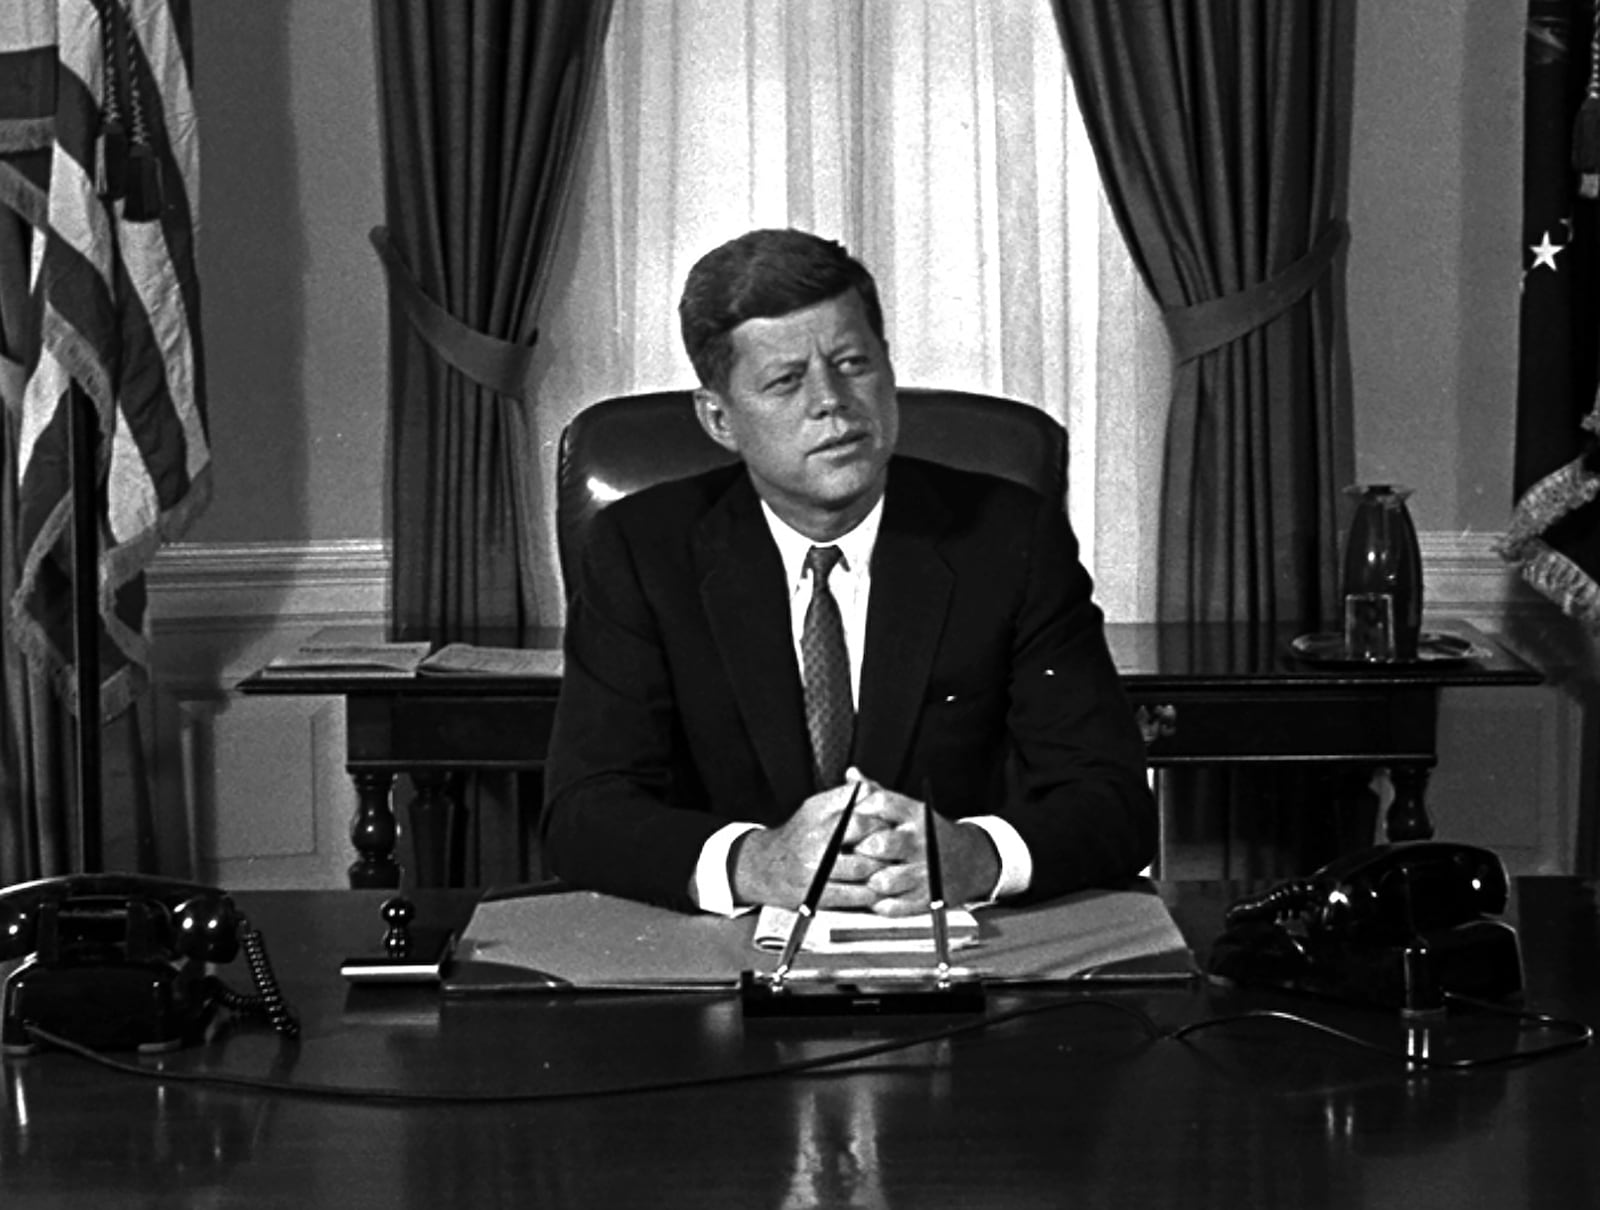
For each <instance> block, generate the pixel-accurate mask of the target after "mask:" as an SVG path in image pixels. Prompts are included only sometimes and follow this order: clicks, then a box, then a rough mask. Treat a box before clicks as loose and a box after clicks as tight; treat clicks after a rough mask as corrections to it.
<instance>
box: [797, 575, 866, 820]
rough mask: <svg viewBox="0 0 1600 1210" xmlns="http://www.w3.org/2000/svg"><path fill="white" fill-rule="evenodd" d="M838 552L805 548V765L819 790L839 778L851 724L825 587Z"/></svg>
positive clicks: (846, 659) (840, 642) (838, 631)
mask: <svg viewBox="0 0 1600 1210" xmlns="http://www.w3.org/2000/svg"><path fill="white" fill-rule="evenodd" d="M842 557H843V556H842V555H841V554H840V551H839V548H838V547H837V546H813V547H812V548H811V549H810V550H809V551H808V552H806V570H807V571H808V572H810V573H811V604H809V605H807V606H806V620H805V626H804V627H803V628H802V629H801V631H800V674H801V676H802V677H803V678H804V680H805V692H806V730H807V731H808V732H810V734H811V767H812V770H813V771H814V772H815V773H816V777H817V789H819V790H827V789H830V788H832V787H833V786H837V785H839V784H840V783H842V782H843V781H844V771H845V767H846V765H848V764H849V761H850V740H851V736H852V734H853V733H854V731H855V725H856V720H855V713H856V712H855V706H854V704H853V703H852V702H851V700H850V655H849V653H848V652H847V651H846V650H845V645H844V622H843V621H842V620H841V619H840V617H839V603H838V602H837V601H835V600H834V599H833V593H832V592H831V591H829V589H828V573H829V572H831V571H832V570H833V565H834V564H835V563H837V562H838V561H839V560H840V559H841V558H842Z"/></svg>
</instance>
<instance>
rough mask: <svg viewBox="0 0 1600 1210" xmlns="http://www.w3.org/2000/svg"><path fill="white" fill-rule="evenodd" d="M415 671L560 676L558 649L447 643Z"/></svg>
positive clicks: (439, 674)
mask: <svg viewBox="0 0 1600 1210" xmlns="http://www.w3.org/2000/svg"><path fill="white" fill-rule="evenodd" d="M417 671H418V672H420V673H421V674H422V675H423V676H560V675H561V648H559V647H480V646H475V645H474V644H471V643H447V644H445V645H444V646H443V647H441V648H439V650H438V651H436V652H434V653H433V654H432V655H430V656H429V657H428V658H427V659H425V660H423V661H422V665H421V666H420V667H419V668H418V669H417Z"/></svg>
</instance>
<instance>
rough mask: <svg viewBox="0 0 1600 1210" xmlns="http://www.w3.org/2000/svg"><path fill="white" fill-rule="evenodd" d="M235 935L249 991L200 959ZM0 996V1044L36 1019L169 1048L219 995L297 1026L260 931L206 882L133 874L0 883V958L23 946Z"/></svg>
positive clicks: (190, 1031) (181, 1042)
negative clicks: (250, 980)
mask: <svg viewBox="0 0 1600 1210" xmlns="http://www.w3.org/2000/svg"><path fill="white" fill-rule="evenodd" d="M241 946H242V947H243V948H244V951H245V955H246V958H247V959H248V961H249V964H250V968H251V972H252V974H253V975H254V977H255V983H256V994H254V995H249V996H246V995H241V994H239V993H237V992H234V991H232V990H231V989H229V988H228V987H227V986H226V985H225V984H223V983H222V981H221V980H220V979H218V978H217V977H216V976H215V975H213V974H210V973H209V972H208V970H207V964H208V963H225V962H230V961H232V960H233V958H234V956H235V955H237V954H238V952H239V950H240V948H241ZM25 956H26V960H25V961H24V962H22V964H21V965H19V966H18V967H17V968H16V969H14V970H13V971H12V972H11V973H10V974H9V975H8V976H7V977H6V980H5V990H4V994H3V996H0V1051H3V1052H4V1053H6V1054H27V1053H30V1052H31V1051H33V1050H34V1049H36V1046H37V1039H36V1037H35V1035H34V1033H33V1032H32V1031H33V1029H40V1030H44V1031H47V1032H49V1033H52V1034H55V1035H57V1036H59V1037H62V1038H66V1039H68V1040H70V1041H73V1042H78V1043H81V1044H83V1045H86V1046H92V1047H95V1048H97V1049H105V1050H122V1049H133V1048H137V1049H140V1050H152V1051H153V1050H171V1049H175V1048H177V1047H179V1046H185V1045H192V1044H193V1043H195V1042H198V1041H200V1040H201V1038H202V1036H203V1035H204V1032H205V1029H206V1026H207V1024H208V1023H209V1022H210V1020H211V1017H212V1014H213V1013H214V1012H215V1010H216V1009H217V1007H218V1006H219V1005H220V1006H222V1007H226V1008H229V1009H232V1010H234V1011H236V1012H243V1013H255V1014H260V1015H264V1016H266V1017H267V1018H268V1019H269V1020H271V1022H272V1024H273V1026H274V1027H275V1028H276V1029H277V1030H278V1032H279V1033H280V1034H283V1035H284V1036H286V1037H293V1036H294V1035H295V1034H296V1033H297V1032H298V1029H299V1026H298V1023H297V1022H296V1020H295V1017H294V1013H293V1011H292V1010H291V1009H290V1008H289V1007H288V1005H287V1004H285V1003H284V1001H283V996H282V994H281V993H280V992H279V991H278V986H277V980H276V978H275V977H274V976H273V973H272V966H271V963H270V962H269V961H268V960H267V955H266V948H265V945H264V943H263V942H262V940H261V934H260V933H258V932H256V931H255V930H254V929H253V928H252V927H250V924H249V922H248V921H247V920H246V919H245V918H244V916H243V915H242V914H240V912H239V910H238V909H237V908H236V907H235V906H234V904H233V901H232V900H231V899H229V898H228V896H227V895H225V894H224V893H223V892H221V891H219V890H217V889H216V888H215V887H208V886H202V885H200V884H198V883H192V882H182V881H179V880H177V879H171V878H155V877H149V876H145V875H138V874H78V875H69V876H67V877H63V878H44V879H40V880H38V881H36V882H24V883H19V884H18V885H16V886H12V887H7V888H5V889H4V890H0V962H10V961H14V960H15V959H18V958H24V957H25Z"/></svg>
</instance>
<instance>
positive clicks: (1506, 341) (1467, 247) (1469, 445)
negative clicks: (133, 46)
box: [187, 0, 1524, 543]
mask: <svg viewBox="0 0 1600 1210" xmlns="http://www.w3.org/2000/svg"><path fill="white" fill-rule="evenodd" d="M1041 2H1042V0H1041ZM194 19H195V42H196V63H197V67H196V73H197V83H196V91H197V94H198V104H199V113H200V121H201V138H202V156H203V166H204V180H203V186H202V190H203V192H202V200H201V209H200V213H201V218H202V229H201V234H200V239H201V249H200V253H201V261H200V264H201V272H202V288H203V292H204V295H203V297H204V307H205V311H204V324H205V336H206V341H207V355H208V378H209V396H210V420H211V434H212V443H213V450H214V456H215V461H216V480H217V491H216V497H215V502H214V503H213V504H212V506H211V508H210V510H209V511H208V513H207V514H206V515H205V516H204V517H202V519H201V520H200V522H199V523H198V524H197V526H196V527H195V528H194V529H193V530H192V531H191V532H190V534H189V535H187V539H188V540H190V541H196V542H207V541H209V542H219V543H231V542H285V543H294V542H314V541H323V540H328V539H339V538H361V537H372V538H376V537H381V536H382V535H383V533H384V517H385V503H384V495H385V487H384V483H385V462H386V450H385V441H386V432H387V422H386V407H387V404H386V397H385V380H386V375H387V363H386V354H385V346H386V325H387V319H386V309H385V306H384V302H383V284H382V275H381V273H380V270H379V266H378V261H377V258H376V255H375V254H374V253H373V252H372V249H371V247H370V245H369V243H368V240H367V233H368V230H369V229H370V228H371V227H373V226H375V225H377V224H379V223H381V222H382V221H383V193H382V179H381V165H380V158H379V147H378V117H377V98H376V86H375V78H374V65H373V35H372V28H371V11H370V7H369V6H368V5H367V4H364V3H336V4H327V3H325V2H318V0H280V2H275V3H270V4H256V3H246V2H245V0H225V2H220V3H208V4H201V5H196V6H195V7H194ZM1523 19H1524V18H1523V5H1521V4H1513V3H1504V2H1496V3H1478V4H1471V5H1467V4H1460V3H1459V2H1458V0H1406V2H1405V3H1403V4H1390V3H1366V4H1362V5H1361V6H1360V11H1359V14H1358V19H1357V32H1358V44H1357V48H1356V66H1355V71H1356V78H1355V90H1354V100H1355V113H1354V134H1353V148H1352V163H1351V181H1350V217H1351V227H1352V235H1351V245H1350V261H1349V265H1350V269H1349V294H1348V297H1349V307H1350V338H1351V350H1352V356H1353V363H1354V364H1353V376H1352V377H1353V383H1354V388H1355V410H1356V446H1357V469H1358V476H1359V478H1361V479H1362V480H1365V481H1375V480H1383V481H1392V482H1397V483H1401V484H1404V485H1406V486H1408V487H1410V488H1412V489H1413V493H1414V494H1413V497H1412V510H1413V515H1414V516H1415V518H1416V522H1417V525H1418V528H1419V529H1421V530H1423V531H1425V532H1426V531H1435V532H1445V533H1465V532H1470V531H1488V532H1498V531H1499V530H1501V529H1503V528H1504V526H1505V523H1506V520H1507V517H1508V516H1509V511H1510V506H1511V499H1510V492H1511V486H1510V484H1511V456H1512V451H1511V441H1512V431H1513V407H1514V389H1515V355H1516V306H1517V286H1518V275H1519V273H1520V257H1521V252H1520V249H1519V247H1518V239H1519V234H1518V232H1519V206H1520V202H1519V177H1520V167H1521V158H1520V146H1521V132H1520V98H1521V70H1522V67H1521V65H1522V36H1523Z"/></svg>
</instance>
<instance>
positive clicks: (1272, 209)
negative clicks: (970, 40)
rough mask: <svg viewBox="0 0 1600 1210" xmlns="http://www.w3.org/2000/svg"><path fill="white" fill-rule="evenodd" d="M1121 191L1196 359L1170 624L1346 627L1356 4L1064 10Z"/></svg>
mask: <svg viewBox="0 0 1600 1210" xmlns="http://www.w3.org/2000/svg"><path fill="white" fill-rule="evenodd" d="M1056 8H1057V12H1058V16H1059V17H1060V20H1061V25H1062V33H1063V37H1064V39H1065V43H1066V48H1067V56H1068V61H1069V63H1070V64H1071V67H1072V73H1073V79H1074V81H1075V82H1076V84H1077V88H1078V95H1079V100H1080V103H1081V105H1082V107H1083V111H1084V118H1085V121H1086V123H1087V125H1088V128H1089V134H1090V138H1091V139H1092V140H1093V142H1094V145H1095V149H1096V153H1097V155H1098V158H1099V161H1100V168H1101V172H1102V174H1103V176H1104V179H1105V182H1106V189H1107V192H1108V194H1109V195H1110V198H1111V203H1112V207H1113V209H1114V210H1115V211H1116V213H1117V218H1118V222H1119V223H1120V225H1121V226H1122V229H1123V233H1124V235H1125V236H1126V237H1127V239H1128V243H1129V246H1130V247H1131V249H1132V251H1133V255H1134V258H1135V260H1136V262H1137V263H1138V265H1139V267H1140V271H1141V273H1142V274H1143V275H1144V278H1145V280H1146V282H1147V283H1148V285H1149V286H1150V289H1151V291H1152V292H1153V293H1154V294H1155V296H1156V298H1157V300H1158V301H1159V302H1160V304H1161V306H1162V308H1163V310H1164V313H1165V314H1166V317H1167V321H1168V327H1169V331H1170V332H1171V335H1172V337H1173V343H1174V348H1175V356H1176V362H1177V365H1176V370H1175V373H1174V381H1173V390H1172V408H1171V414H1170V419H1169V426H1168V431H1167V439H1166V458H1165V470H1164V479H1163V496H1162V499H1163V502H1162V533H1161V576H1160V586H1159V590H1158V591H1159V599H1160V613H1161V617H1162V618H1163V619H1164V620H1168V621H1185V620H1188V621H1241V622H1242V621H1249V622H1260V623H1274V622H1280V621H1281V622H1300V623H1303V624H1304V625H1306V626H1307V627H1314V626H1317V625H1321V624H1323V623H1324V622H1326V621H1328V620H1330V619H1331V618H1332V617H1333V616H1334V607H1335V604H1336V597H1337V593H1338V549H1339V542H1340V538H1341V537H1342V534H1341V530H1340V526H1341V520H1340V518H1341V504H1340V492H1341V489H1342V488H1344V487H1345V486H1346V485H1348V484H1349V482H1350V480H1351V478H1352V476H1353V468H1354V426H1353V420H1352V411H1351V400H1350V381H1349V346H1348V338H1347V332H1346V324H1345V316H1344V287H1343V277H1344V255H1343V252H1344V244H1345V196H1346V181H1347V175H1348V158H1349V156H1348V146H1349V128H1350V98H1349V92H1350V83H1351V71H1352V61H1353V49H1354V8H1355V6H1354V4H1353V3H1351V2H1350V0H1303V2H1297V3H1293V4H1283V3H1279V2H1278V0H1237V2H1234V3H1227V4H1214V3H1204V2H1202V0H1115V2H1113V0H1056Z"/></svg>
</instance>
